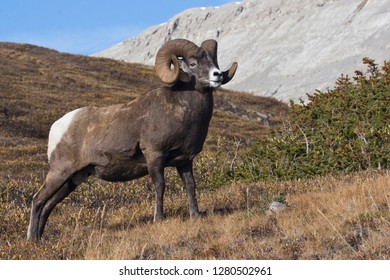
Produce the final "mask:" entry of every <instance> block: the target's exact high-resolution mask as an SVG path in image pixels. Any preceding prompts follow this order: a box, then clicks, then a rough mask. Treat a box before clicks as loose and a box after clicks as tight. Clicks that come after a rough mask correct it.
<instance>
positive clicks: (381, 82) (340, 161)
mask: <svg viewBox="0 0 390 280" xmlns="http://www.w3.org/2000/svg"><path fill="white" fill-rule="evenodd" d="M363 63H364V64H366V65H367V71H366V73H363V72H361V71H356V72H355V76H354V77H353V78H352V79H351V78H349V77H348V76H344V75H342V76H341V77H340V78H338V80H337V82H336V86H335V87H334V89H332V90H328V91H326V92H321V91H317V92H316V93H314V94H311V95H309V94H308V101H307V102H304V101H302V100H300V102H298V103H295V102H291V103H290V109H289V113H288V116H287V119H286V120H285V121H284V123H283V124H281V125H278V126H276V127H274V128H273V129H272V131H271V134H270V136H269V137H267V138H266V139H262V140H258V141H257V142H256V143H254V144H253V145H252V146H251V147H250V149H249V151H248V152H247V153H245V155H244V156H243V157H242V158H241V166H240V167H239V168H238V169H237V170H236V171H237V174H236V175H237V176H239V177H243V178H250V179H251V180H254V181H256V180H263V179H267V178H281V179H294V178H306V177H312V176H316V175H325V174H329V173H334V172H353V171H359V170H364V169H367V168H389V167H390V61H387V62H384V65H383V66H382V67H378V65H377V64H376V63H375V61H374V60H372V59H369V58H364V59H363Z"/></svg>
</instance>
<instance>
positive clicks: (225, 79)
mask: <svg viewBox="0 0 390 280" xmlns="http://www.w3.org/2000/svg"><path fill="white" fill-rule="evenodd" d="M237 67H238V63H237V62H233V64H232V66H230V68H229V70H226V71H223V72H222V84H223V85H224V84H226V83H228V82H229V81H230V80H231V79H232V78H233V76H234V74H236V70H237Z"/></svg>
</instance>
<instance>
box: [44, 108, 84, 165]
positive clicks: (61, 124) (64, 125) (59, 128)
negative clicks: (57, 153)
mask: <svg viewBox="0 0 390 280" xmlns="http://www.w3.org/2000/svg"><path fill="white" fill-rule="evenodd" d="M79 110H80V109H76V110H74V111H71V112H69V113H67V114H65V115H64V116H63V117H62V118H60V119H58V120H57V121H55V122H54V123H53V125H52V126H51V128H50V132H49V143H48V146H47V158H48V159H49V160H50V156H51V153H52V152H53V151H54V149H55V148H56V147H57V145H58V143H60V141H61V139H62V136H64V134H65V133H66V132H67V131H68V128H69V126H70V124H71V123H72V121H73V119H74V117H75V116H76V114H77V112H78V111H79Z"/></svg>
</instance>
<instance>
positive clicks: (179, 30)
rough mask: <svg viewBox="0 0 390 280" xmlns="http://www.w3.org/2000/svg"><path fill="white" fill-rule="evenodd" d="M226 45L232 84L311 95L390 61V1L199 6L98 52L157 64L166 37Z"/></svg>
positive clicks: (262, 0) (281, 0) (287, 95)
mask: <svg viewBox="0 0 390 280" xmlns="http://www.w3.org/2000/svg"><path fill="white" fill-rule="evenodd" d="M175 38H187V39H189V40H192V41H194V42H195V43H197V44H200V43H201V42H202V41H203V40H205V39H209V38H213V39H216V40H217V41H218V42H219V50H218V51H219V57H220V59H219V60H220V66H221V68H223V70H225V69H226V68H228V67H229V66H230V65H228V63H231V62H233V61H237V62H238V64H239V68H238V71H237V73H236V76H235V77H234V79H233V80H232V81H231V82H230V83H229V84H227V85H226V87H227V88H230V89H234V90H240V91H248V92H252V93H254V94H256V95H263V96H273V97H275V98H276V99H279V100H283V101H288V100H290V99H293V100H297V99H299V98H302V99H305V98H306V93H313V92H314V91H315V90H316V89H319V90H326V89H327V88H333V87H334V84H335V81H336V79H337V77H339V76H340V75H341V74H342V73H343V74H350V75H353V73H354V70H357V69H365V67H364V66H363V65H362V58H363V57H365V56H368V57H370V58H373V59H375V60H376V61H377V62H378V63H382V62H383V61H384V60H388V59H390V39H389V38H390V0H349V1H344V0H275V1H266V0H246V1H243V2H233V3H229V4H226V5H223V6H221V7H207V8H193V9H189V10H186V11H184V12H182V13H180V14H178V15H176V16H174V17H173V18H171V19H170V20H169V21H168V22H166V23H163V24H160V25H158V26H153V27H150V28H149V29H147V30H145V31H144V32H143V33H141V34H140V35H139V36H137V37H135V38H130V39H128V40H125V41H124V42H121V43H119V44H118V45H115V46H113V47H111V48H109V49H107V50H104V51H102V52H100V53H98V54H96V56H102V57H109V58H114V59H118V60H124V61H127V62H137V63H144V64H150V65H153V64H154V57H155V54H156V52H157V50H158V48H159V47H160V46H161V45H162V44H163V43H164V42H166V41H168V40H170V39H175Z"/></svg>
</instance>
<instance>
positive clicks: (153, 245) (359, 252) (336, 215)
mask: <svg viewBox="0 0 390 280" xmlns="http://www.w3.org/2000/svg"><path fill="white" fill-rule="evenodd" d="M300 184H301V182H300V181H288V182H268V183H261V184H254V185H249V186H248V185H245V184H243V183H236V184H232V185H231V186H229V187H227V188H224V189H220V190H218V191H216V192H214V193H201V194H200V197H199V200H200V206H201V208H202V209H204V210H205V212H207V215H206V216H205V217H203V218H202V219H201V220H196V221H193V220H190V219H188V217H186V214H185V213H186V201H185V196H184V195H182V194H177V195H176V196H174V197H170V198H168V200H167V205H168V208H172V209H171V213H174V214H172V216H171V217H169V218H168V219H167V220H166V221H164V222H162V223H159V224H153V223H152V222H151V211H152V208H153V201H152V199H149V200H146V201H145V202H144V205H142V206H140V207H139V209H126V207H121V208H116V209H115V207H112V206H106V207H105V208H104V209H103V208H99V209H98V210H97V212H96V214H95V216H96V218H95V222H94V223H92V227H91V225H81V224H82V223H83V222H82V221H81V219H82V218H81V217H82V215H83V211H84V209H83V208H79V209H80V210H79V212H77V211H74V220H75V221H74V223H73V228H72V229H71V230H70V232H69V233H67V234H64V233H63V232H59V233H58V236H57V238H59V240H57V242H58V243H57V244H62V245H61V246H64V244H65V243H66V244H67V245H66V246H68V245H69V243H71V244H70V245H71V247H70V248H66V249H64V250H65V251H63V253H64V255H63V256H62V257H65V258H68V257H70V258H72V253H74V252H78V254H77V255H76V256H77V257H78V258H82V259H389V257H390V234H389V232H390V216H389V207H390V202H389V201H390V189H389V185H390V174H388V173H387V174H386V173H378V172H374V171H369V172H364V173H359V174H353V175H348V176H343V177H338V176H337V177H335V176H328V177H325V178H317V179H312V180H305V182H304V185H305V187H308V186H313V188H312V189H309V188H306V189H303V188H302V186H301V185H300ZM267 189H272V190H273V191H275V192H279V193H283V192H285V191H286V190H291V193H292V194H291V195H290V194H288V195H287V203H288V205H289V208H288V209H287V210H285V211H284V212H281V213H279V214H272V215H268V214H266V213H265V210H266V209H267V205H268V203H269V201H268V200H267V199H266V197H265V196H264V192H265V191H266V190H267ZM72 212H73V211H72ZM66 213H69V209H67V206H66V208H65V207H60V210H59V211H58V212H57V213H56V214H55V215H56V218H54V219H58V217H62V218H63V217H64V215H65V214H66ZM145 217H146V218H145ZM51 226H53V225H51ZM69 226H71V225H69ZM68 235H69V236H68ZM44 242H45V241H44ZM49 242H50V243H51V242H53V241H49ZM43 244H45V246H46V245H47V244H46V243H43ZM40 246H42V244H40ZM57 246H59V245H57ZM72 246H75V247H72ZM72 250H75V251H73V252H72Z"/></svg>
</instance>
